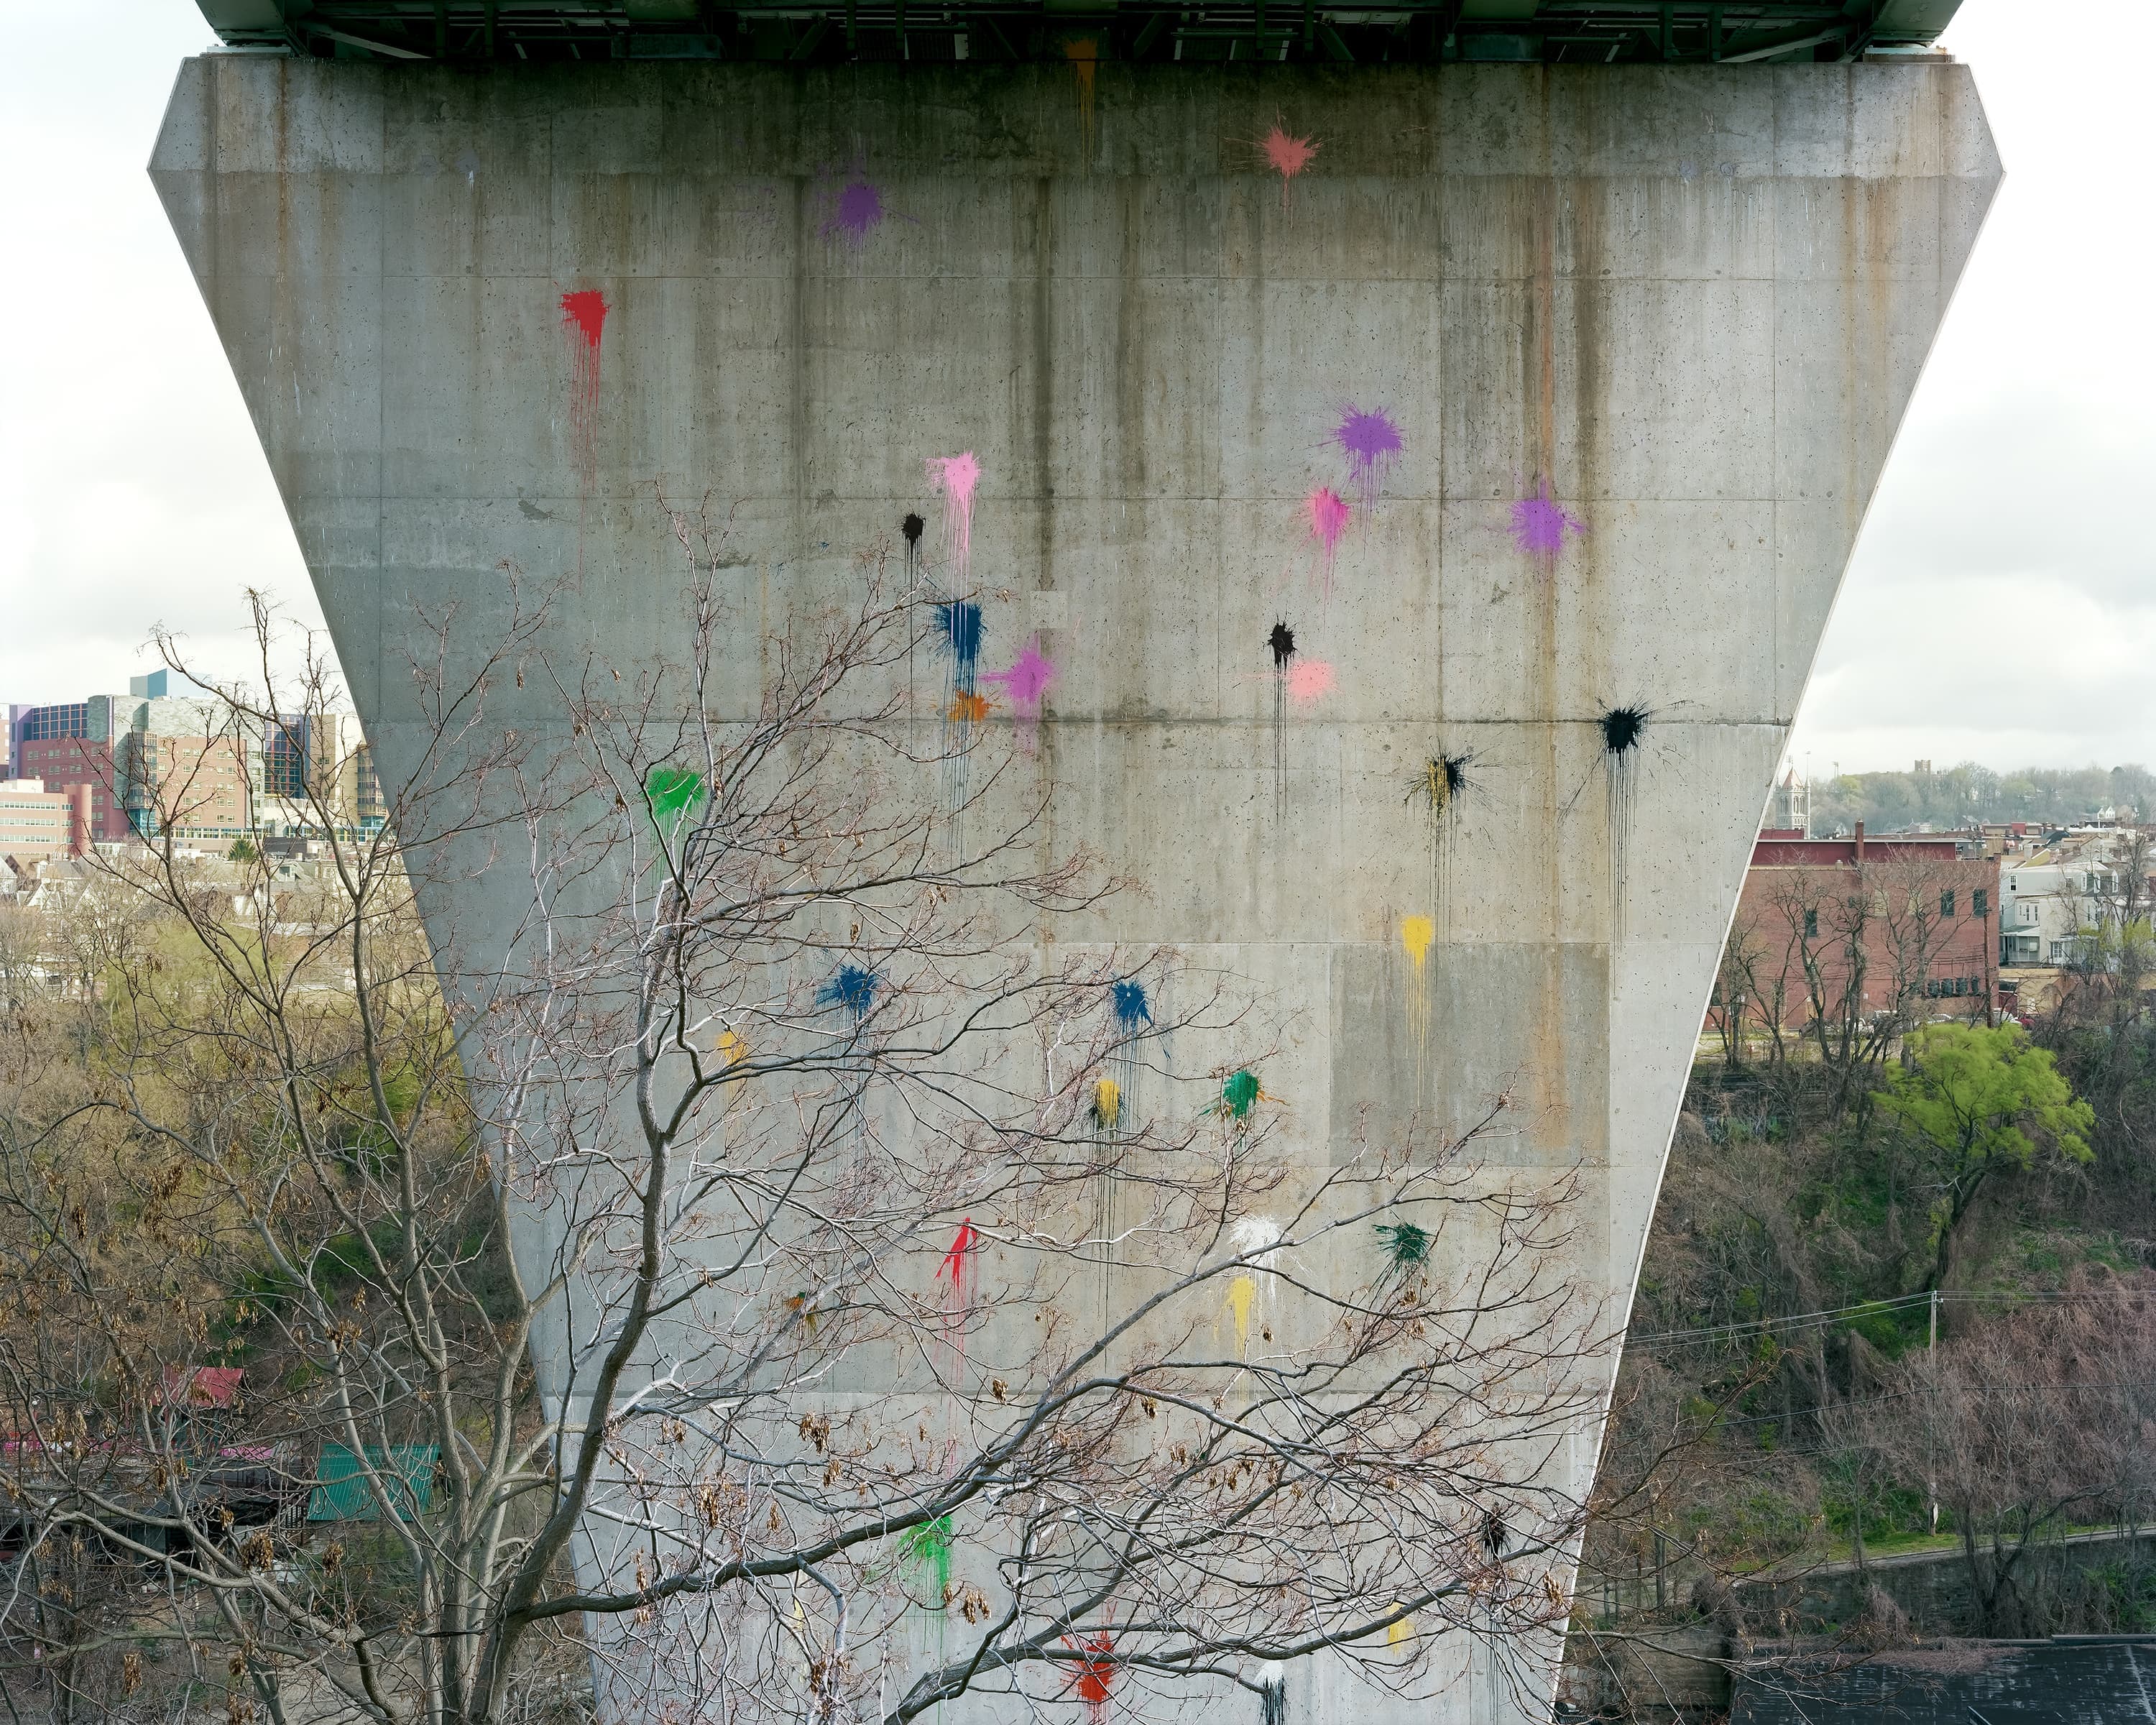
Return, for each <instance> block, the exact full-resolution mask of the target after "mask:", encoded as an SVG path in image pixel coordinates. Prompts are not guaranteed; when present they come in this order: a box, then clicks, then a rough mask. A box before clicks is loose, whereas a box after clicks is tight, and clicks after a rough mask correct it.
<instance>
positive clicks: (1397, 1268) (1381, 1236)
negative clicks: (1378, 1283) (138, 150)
mask: <svg viewBox="0 0 2156 1725" xmlns="http://www.w3.org/2000/svg"><path fill="white" fill-rule="evenodd" d="M1378 1240H1379V1241H1380V1242H1381V1243H1382V1244H1383V1246H1384V1249H1385V1257H1386V1260H1387V1262H1388V1265H1389V1268H1390V1270H1391V1271H1392V1273H1393V1274H1394V1275H1395V1276H1409V1275H1412V1274H1413V1273H1414V1271H1418V1270H1420V1269H1421V1268H1422V1267H1423V1266H1424V1265H1426V1264H1428V1263H1429V1262H1430V1230H1428V1229H1427V1228H1418V1227H1417V1226H1416V1225H1415V1224H1414V1223H1412V1222H1380V1223H1378Z"/></svg>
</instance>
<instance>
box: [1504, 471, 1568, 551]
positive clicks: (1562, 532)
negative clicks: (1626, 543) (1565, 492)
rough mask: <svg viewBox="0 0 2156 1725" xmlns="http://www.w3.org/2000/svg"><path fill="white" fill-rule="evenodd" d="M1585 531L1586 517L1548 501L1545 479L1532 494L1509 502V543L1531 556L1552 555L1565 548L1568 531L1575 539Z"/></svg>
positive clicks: (1547, 486)
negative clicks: (1571, 512) (1510, 517)
mask: <svg viewBox="0 0 2156 1725" xmlns="http://www.w3.org/2000/svg"><path fill="white" fill-rule="evenodd" d="M1585 531H1587V523H1586V522H1585V521H1582V520H1580V519H1579V517H1578V516H1575V515H1568V514H1567V513H1566V511H1565V510H1564V507H1563V505H1561V504H1558V503H1553V502H1552V501H1550V494H1549V481H1548V480H1543V484H1542V485H1541V488H1540V489H1539V490H1537V492H1536V494H1535V495H1533V496H1532V497H1522V498H1521V499H1520V501H1518V502H1517V503H1515V504H1514V505H1513V506H1512V543H1513V544H1515V545H1517V547H1519V548H1520V549H1521V550H1522V551H1523V552H1527V555H1528V556H1530V557H1555V556H1556V555H1557V554H1558V552H1561V551H1563V549H1564V542H1565V538H1566V536H1567V535H1570V536H1572V537H1573V538H1574V539H1577V538H1578V537H1579V536H1580V535H1581V534H1583V533H1584V532H1585Z"/></svg>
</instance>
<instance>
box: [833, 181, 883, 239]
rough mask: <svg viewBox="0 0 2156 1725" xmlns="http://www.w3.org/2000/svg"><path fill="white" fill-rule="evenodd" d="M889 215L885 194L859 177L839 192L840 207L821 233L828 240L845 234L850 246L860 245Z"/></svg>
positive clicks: (836, 208) (847, 183)
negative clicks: (835, 235) (884, 200)
mask: <svg viewBox="0 0 2156 1725" xmlns="http://www.w3.org/2000/svg"><path fill="white" fill-rule="evenodd" d="M888 214H890V212H889V211H888V210H886V209H885V208H884V203H883V193H880V191H878V190H877V189H876V188H875V186H874V185H872V184H870V182H868V181H867V180H865V179H863V178H862V177H860V175H858V174H856V175H855V177H853V178H852V179H850V180H849V181H847V182H846V183H845V184H844V186H841V187H839V201H838V203H837V205H836V207H835V208H833V210H832V212H831V215H830V218H829V220H828V221H826V222H825V223H824V225H823V228H822V229H821V232H822V233H823V235H824V238H825V239H830V238H831V237H832V236H833V235H834V234H843V235H844V237H845V239H846V240H847V241H848V243H849V244H853V245H861V244H865V243H866V241H867V239H868V237H869V235H870V234H872V233H874V232H875V228H876V227H877V226H878V224H879V223H881V222H882V220H883V218H885V216H886V215H888Z"/></svg>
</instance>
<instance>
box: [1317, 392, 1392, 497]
mask: <svg viewBox="0 0 2156 1725" xmlns="http://www.w3.org/2000/svg"><path fill="white" fill-rule="evenodd" d="M1332 440H1333V442H1335V443H1337V444H1339V445H1340V452H1341V454H1343V455H1345V456H1347V471H1348V474H1349V475H1350V476H1351V477H1352V478H1353V480H1354V482H1355V490H1356V491H1357V493H1358V495H1360V496H1361V497H1362V500H1363V507H1364V508H1366V509H1367V508H1368V506H1370V505H1371V504H1373V503H1374V502H1375V501H1377V497H1378V486H1379V485H1382V484H1383V483H1384V478H1385V475H1386V474H1387V473H1388V472H1389V471H1390V470H1391V469H1392V465H1393V464H1394V462H1395V461H1397V460H1399V456H1400V451H1401V449H1404V447H1405V445H1404V444H1403V443H1402V441H1401V439H1400V428H1399V426H1397V425H1395V424H1394V423H1393V419H1392V416H1391V415H1390V414H1389V413H1386V412H1385V411H1384V410H1383V408H1379V409H1378V410H1376V411H1374V412H1371V413H1365V412H1363V409H1362V408H1358V407H1356V406H1355V405H1353V403H1349V405H1347V407H1345V408H1342V409H1341V410H1340V424H1339V426H1338V428H1337V429H1336V430H1335V431H1334V432H1333V434H1332Z"/></svg>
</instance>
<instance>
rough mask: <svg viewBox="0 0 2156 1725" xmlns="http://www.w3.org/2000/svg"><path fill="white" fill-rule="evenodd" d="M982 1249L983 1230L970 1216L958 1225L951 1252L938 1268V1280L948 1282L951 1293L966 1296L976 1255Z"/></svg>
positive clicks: (944, 1256) (945, 1256) (947, 1253)
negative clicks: (977, 1226) (974, 1223)
mask: <svg viewBox="0 0 2156 1725" xmlns="http://www.w3.org/2000/svg"><path fill="white" fill-rule="evenodd" d="M980 1249H981V1230H979V1229H978V1228H976V1227H975V1226H974V1225H973V1218H972V1217H971V1216H968V1217H967V1218H966V1219H965V1220H963V1221H962V1222H961V1223H959V1224H958V1232H957V1235H956V1236H955V1237H954V1238H953V1239H952V1241H951V1250H949V1251H947V1252H946V1253H944V1255H943V1261H942V1263H941V1264H939V1265H937V1266H936V1279H937V1281H949V1282H950V1284H951V1291H952V1293H953V1294H955V1295H957V1296H960V1297H961V1298H963V1297H964V1296H965V1294H966V1292H967V1289H968V1283H969V1279H970V1277H971V1276H972V1273H973V1260H974V1257H975V1255H977V1254H978V1252H979V1250H980Z"/></svg>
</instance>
